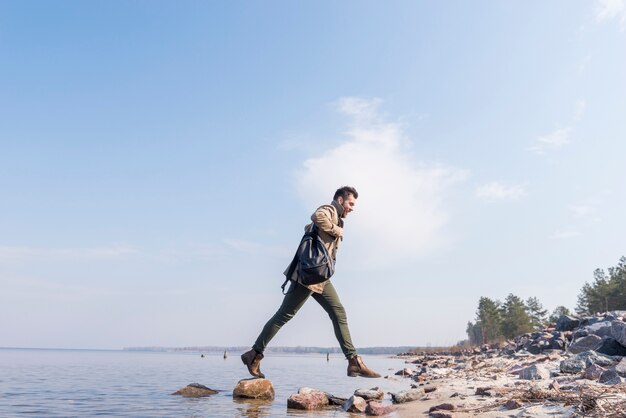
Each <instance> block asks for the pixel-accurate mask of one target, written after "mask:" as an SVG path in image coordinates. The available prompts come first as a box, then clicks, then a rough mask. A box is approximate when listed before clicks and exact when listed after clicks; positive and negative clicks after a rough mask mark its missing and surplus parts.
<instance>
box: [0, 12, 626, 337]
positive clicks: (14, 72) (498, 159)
mask: <svg viewBox="0 0 626 418" xmlns="http://www.w3.org/2000/svg"><path fill="white" fill-rule="evenodd" d="M625 46H626V2H625V1H624V0H602V1H594V2H591V1H589V2H588V1H551V2H540V3H539V2H537V3H532V4H528V3H527V2H522V1H512V2H471V3H468V2H461V1H447V2H413V1H407V2H401V1H392V2H385V4H384V5H383V4H381V3H380V2H373V1H372V2H348V1H346V2H280V1H272V2H192V1H186V2H157V1H150V2H147V1H132V2H79V1H59V2H21V1H4V2H1V3H0V63H1V65H0V111H1V114H2V115H3V116H2V123H0V190H2V193H1V195H0V287H1V288H2V292H1V293H0V317H1V318H4V319H3V320H2V322H3V323H2V329H3V332H2V335H1V336H0V346H13V347H15V346H18V347H67V348H120V347H123V346H137V345H164V346H185V345H247V344H252V342H253V341H254V339H255V338H256V335H257V334H258V332H259V331H260V329H261V327H262V325H263V324H264V323H265V321H266V320H267V319H268V318H269V317H270V316H271V315H272V314H273V312H274V311H275V310H276V309H277V307H278V305H279V303H280V300H281V297H282V296H281V293H280V289H279V286H280V284H281V282H282V271H283V269H284V267H285V266H286V264H287V263H288V262H289V261H290V259H291V257H292V254H293V251H294V250H295V247H296V245H297V243H298V240H299V238H300V235H301V232H302V227H303V226H304V224H305V223H306V222H307V221H308V218H309V216H310V214H311V213H312V212H313V210H314V209H315V208H316V207H317V206H318V205H321V204H324V203H328V202H329V201H330V199H331V197H332V193H333V192H334V190H335V189H336V188H337V187H339V186H342V185H344V184H350V185H353V186H355V187H356V188H357V189H358V190H359V192H360V197H359V200H358V202H357V207H356V210H355V212H354V213H353V214H351V215H350V216H349V218H348V219H347V224H346V236H345V239H344V242H343V244H342V248H341V250H340V253H339V255H338V265H337V275H336V276H335V278H334V279H333V282H334V283H335V286H336V287H337V289H338V291H339V293H340V295H341V297H342V301H343V303H344V305H345V306H346V309H347V311H348V317H349V322H350V325H351V329H352V334H353V339H354V341H355V344H356V345H357V346H374V345H426V344H452V343H455V342H456V341H458V340H460V339H462V338H464V337H465V326H466V323H467V321H468V320H472V319H473V318H474V313H475V309H476V305H477V301H478V298H479V297H480V296H488V297H492V298H496V299H500V300H502V299H504V298H505V297H506V295H507V294H509V293H514V294H516V295H518V296H520V297H522V298H528V297H530V296H536V297H538V298H539V299H540V301H541V302H542V303H543V304H544V306H545V307H546V308H548V309H550V310H552V309H554V308H555V307H556V306H558V305H565V306H567V307H569V308H573V307H574V306H575V303H576V295H577V294H578V292H579V290H580V288H581V287H582V285H583V284H584V282H585V281H589V280H591V279H592V277H593V270H594V269H596V268H606V267H609V266H612V265H615V264H616V263H617V261H618V259H619V258H620V257H621V256H623V255H626V251H625V248H624V241H623V239H622V231H624V230H625V229H626V225H625V222H626V221H625V220H624V216H623V214H624V211H625V209H626V198H625V197H624V192H623V184H622V183H623V179H624V178H625V177H626V168H624V163H623V160H624V158H623V156H624V155H625V151H626V149H625V148H626V145H625V139H626V124H625V123H624V121H625V120H626V80H625V78H624V77H623V74H626V54H624V51H625V50H626V49H625ZM272 344H274V345H292V346H294V345H317V346H334V345H336V342H335V340H334V336H333V333H332V327H331V324H330V321H328V319H327V317H326V315H325V313H324V312H323V311H322V310H321V308H319V306H317V304H316V303H315V302H314V301H311V302H310V303H308V304H307V305H306V306H305V307H304V308H303V309H302V311H301V312H300V313H299V314H298V316H297V317H296V318H295V319H294V320H293V321H292V322H291V323H290V324H288V325H287V326H286V327H285V328H284V329H283V330H282V331H281V333H279V334H278V336H277V337H276V339H275V340H274V341H273V342H272Z"/></svg>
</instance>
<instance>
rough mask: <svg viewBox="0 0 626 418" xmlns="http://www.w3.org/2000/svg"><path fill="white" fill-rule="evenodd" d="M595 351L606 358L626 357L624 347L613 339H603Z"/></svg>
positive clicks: (625, 348)
mask: <svg viewBox="0 0 626 418" xmlns="http://www.w3.org/2000/svg"><path fill="white" fill-rule="evenodd" d="M595 351H596V352H598V353H601V354H606V355H607V356H622V357H624V356H626V347H624V346H623V345H621V344H620V343H618V342H617V340H616V339H615V338H613V337H604V338H603V339H602V344H601V345H600V347H598V348H597V349H596V350H595Z"/></svg>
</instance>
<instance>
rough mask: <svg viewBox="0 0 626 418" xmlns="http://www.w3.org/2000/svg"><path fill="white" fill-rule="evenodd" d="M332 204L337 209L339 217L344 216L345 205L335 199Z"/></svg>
mask: <svg viewBox="0 0 626 418" xmlns="http://www.w3.org/2000/svg"><path fill="white" fill-rule="evenodd" d="M330 204H331V205H333V207H334V208H335V209H336V210H337V215H339V218H343V206H341V205H340V204H339V202H337V201H336V200H333V201H332V202H331V203H330Z"/></svg>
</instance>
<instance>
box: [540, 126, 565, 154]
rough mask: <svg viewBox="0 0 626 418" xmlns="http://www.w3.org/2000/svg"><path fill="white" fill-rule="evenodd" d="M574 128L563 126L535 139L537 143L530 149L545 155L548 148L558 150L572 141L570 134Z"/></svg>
mask: <svg viewBox="0 0 626 418" xmlns="http://www.w3.org/2000/svg"><path fill="white" fill-rule="evenodd" d="M571 133H572V128H561V129H557V130H556V131H554V132H551V133H549V134H547V135H544V136H540V137H538V138H537V139H535V143H534V145H533V146H532V147H530V150H531V151H533V152H535V153H536V154H539V155H543V154H545V153H546V151H548V150H558V149H560V148H562V147H563V146H565V145H567V144H569V143H570V139H569V136H570V134H571Z"/></svg>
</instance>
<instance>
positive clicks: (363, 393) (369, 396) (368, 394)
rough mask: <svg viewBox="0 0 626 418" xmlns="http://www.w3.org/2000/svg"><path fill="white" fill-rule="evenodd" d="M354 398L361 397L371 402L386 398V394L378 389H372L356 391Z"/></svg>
mask: <svg viewBox="0 0 626 418" xmlns="http://www.w3.org/2000/svg"><path fill="white" fill-rule="evenodd" d="M354 396H359V397H361V398H363V399H365V400H367V401H369V400H373V399H376V400H379V399H382V398H384V397H385V392H383V391H382V390H380V389H379V388H378V387H375V388H371V389H357V390H355V391H354Z"/></svg>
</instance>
